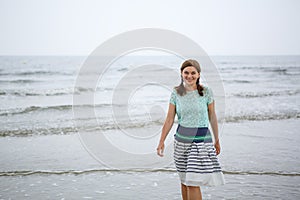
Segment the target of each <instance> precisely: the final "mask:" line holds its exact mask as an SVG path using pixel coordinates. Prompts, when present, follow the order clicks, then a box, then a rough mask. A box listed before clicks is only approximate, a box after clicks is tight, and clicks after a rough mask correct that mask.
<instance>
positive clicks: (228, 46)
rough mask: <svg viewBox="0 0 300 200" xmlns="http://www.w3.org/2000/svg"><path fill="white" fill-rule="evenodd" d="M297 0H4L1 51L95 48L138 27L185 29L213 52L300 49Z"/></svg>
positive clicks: (296, 51)
mask: <svg viewBox="0 0 300 200" xmlns="http://www.w3.org/2000/svg"><path fill="white" fill-rule="evenodd" d="M299 11H300V1H298V0H206V1H200V0H194V1H192V0H177V1H174V0H173V1H172V0H98V1H96V0H94V1H93V0H68V1H67V0H48V1H46V0H44V1H43V0H0V27H1V32H0V55H88V54H89V53H91V52H92V51H93V50H94V49H95V48H96V47H97V46H99V45H100V44H101V43H102V42H104V41H105V40H107V39H109V38H111V37H113V36H115V35H117V34H120V33H122V32H125V31H129V30H133V29H138V28H163V29H169V30H173V31H176V32H178V33H181V34H184V35H185V36H187V37H189V38H190V39H192V40H194V41H195V42H197V43H198V44H199V45H200V46H201V47H202V48H204V50H205V51H206V52H207V53H208V54H209V55H291V54H293V55H294V54H297V55H300V12H299Z"/></svg>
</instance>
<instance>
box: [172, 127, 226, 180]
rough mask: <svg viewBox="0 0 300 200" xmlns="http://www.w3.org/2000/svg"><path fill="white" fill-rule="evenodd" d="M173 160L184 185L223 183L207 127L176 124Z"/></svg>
mask: <svg viewBox="0 0 300 200" xmlns="http://www.w3.org/2000/svg"><path fill="white" fill-rule="evenodd" d="M174 160H175V166H176V170H177V172H178V174H179V177H180V180H181V183H182V184H184V185H187V186H202V185H207V186H217V185H223V184H225V180H224V175H223V173H222V170H221V166H220V164H219V161H218V159H217V156H216V152H215V147H214V145H213V141H212V136H211V133H210V131H209V129H208V128H186V127H182V126H180V125H178V128H177V131H176V134H175V141H174Z"/></svg>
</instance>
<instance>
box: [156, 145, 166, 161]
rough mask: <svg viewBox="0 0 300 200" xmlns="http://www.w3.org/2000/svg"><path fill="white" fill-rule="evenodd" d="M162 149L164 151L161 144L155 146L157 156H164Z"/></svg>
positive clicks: (163, 146)
mask: <svg viewBox="0 0 300 200" xmlns="http://www.w3.org/2000/svg"><path fill="white" fill-rule="evenodd" d="M164 149H165V144H164V143H163V142H160V143H159V144H158V146H157V149H156V151H157V155H159V156H160V157H163V156H164Z"/></svg>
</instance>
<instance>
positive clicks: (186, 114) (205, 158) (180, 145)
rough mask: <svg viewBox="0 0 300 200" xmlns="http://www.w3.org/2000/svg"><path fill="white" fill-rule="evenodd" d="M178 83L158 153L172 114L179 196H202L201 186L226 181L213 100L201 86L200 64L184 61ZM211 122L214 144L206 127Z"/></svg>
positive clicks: (214, 184)
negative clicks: (220, 162)
mask: <svg viewBox="0 0 300 200" xmlns="http://www.w3.org/2000/svg"><path fill="white" fill-rule="evenodd" d="M180 70H181V84H180V85H179V86H177V87H175V88H174V90H173V92H172V94H171V98H170V104H169V111H168V115H167V118H166V120H165V123H164V126H163V129H162V133H161V138H160V141H159V144H158V147H157V154H158V155H159V156H163V151H164V141H165V139H166V137H167V135H168V133H169V131H170V130H171V128H172V126H173V123H174V118H175V115H176V114H177V116H178V127H177V131H176V134H175V141H174V161H175V166H176V170H177V172H178V174H179V177H180V181H181V193H182V199H202V194H201V190H200V186H202V185H208V186H217V185H223V184H225V180H224V177H223V173H222V170H221V167H220V164H219V161H218V159H217V155H218V154H219V153H220V143H219V135H218V124H217V117H216V113H215V108H214V99H213V94H212V92H211V90H210V89H209V88H208V87H207V86H203V85H200V71H201V68H200V65H199V63H198V62H197V61H196V60H191V59H189V60H186V61H185V62H183V64H182V66H181V68H180ZM209 123H210V124H211V127H212V130H213V134H214V138H215V143H214V144H213V140H212V135H211V132H210V130H209V129H208V126H209Z"/></svg>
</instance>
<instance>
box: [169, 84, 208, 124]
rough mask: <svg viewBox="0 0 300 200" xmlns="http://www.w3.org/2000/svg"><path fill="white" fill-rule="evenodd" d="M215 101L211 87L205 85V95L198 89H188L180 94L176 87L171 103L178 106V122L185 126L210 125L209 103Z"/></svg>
mask: <svg viewBox="0 0 300 200" xmlns="http://www.w3.org/2000/svg"><path fill="white" fill-rule="evenodd" d="M213 101H214V97H213V93H212V91H211V89H210V88H208V87H207V86H204V90H203V96H200V95H199V93H198V90H193V91H187V92H186V94H185V95H183V96H180V95H179V94H178V93H177V91H176V89H174V90H173V91H172V94H171V97H170V101H169V102H170V103H171V104H173V105H175V106H176V114H177V117H178V123H179V124H180V125H181V126H184V127H191V128H197V127H208V126H209V119H208V105H209V104H211V103H212V102H213Z"/></svg>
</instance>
